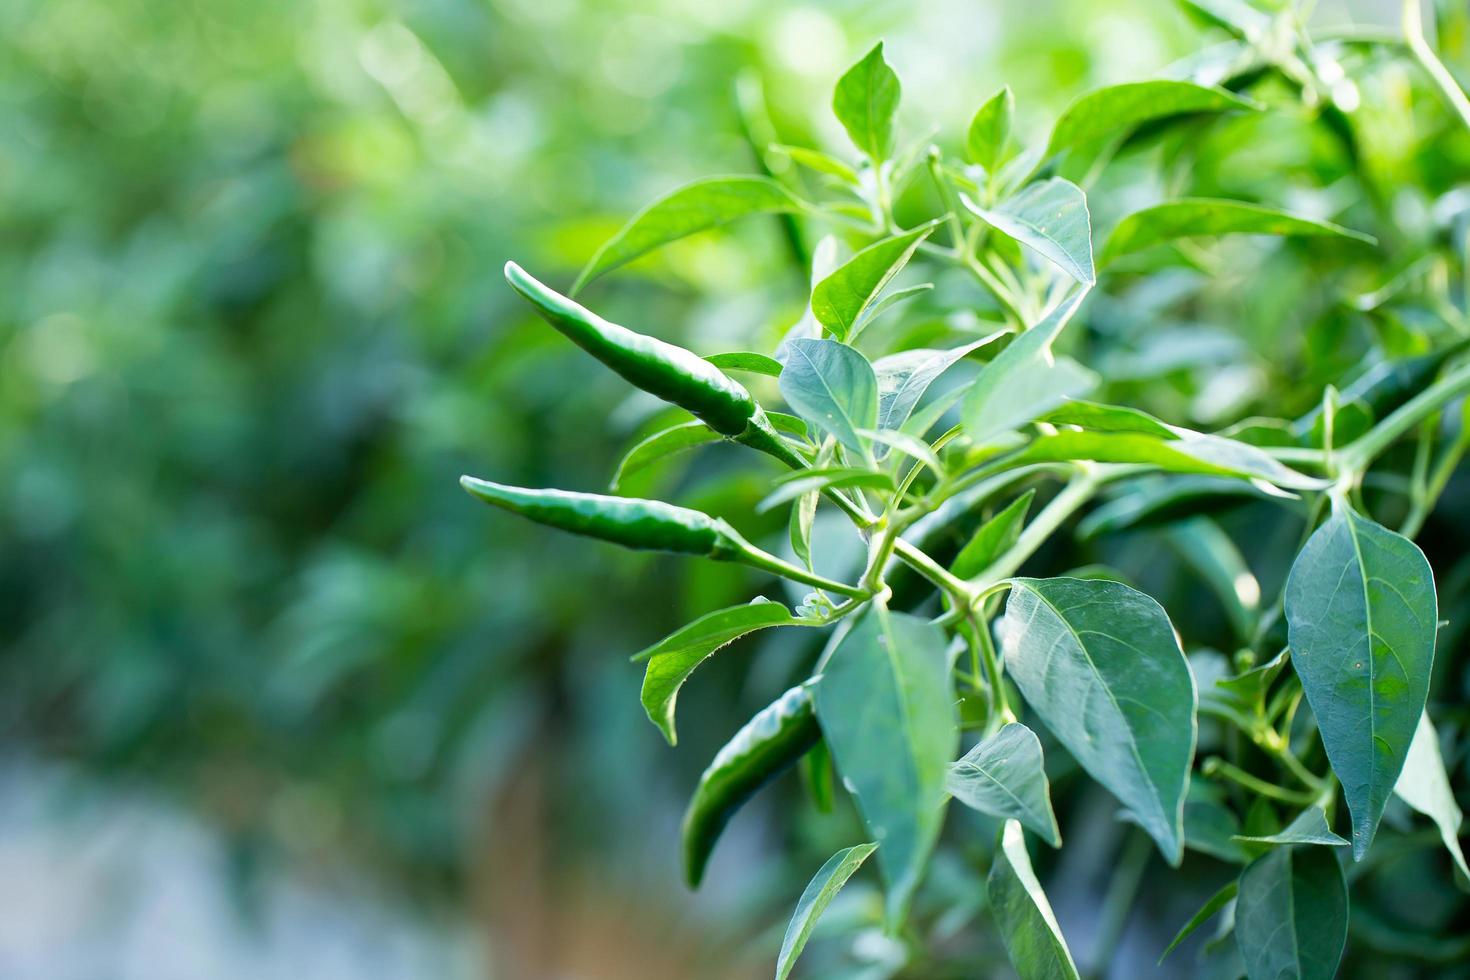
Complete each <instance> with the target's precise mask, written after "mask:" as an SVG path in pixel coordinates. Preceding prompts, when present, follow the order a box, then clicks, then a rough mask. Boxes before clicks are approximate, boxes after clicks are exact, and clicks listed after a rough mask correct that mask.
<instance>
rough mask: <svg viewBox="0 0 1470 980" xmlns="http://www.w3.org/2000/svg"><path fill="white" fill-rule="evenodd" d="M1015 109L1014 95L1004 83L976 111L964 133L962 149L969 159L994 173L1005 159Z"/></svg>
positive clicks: (988, 171)
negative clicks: (963, 148)
mask: <svg viewBox="0 0 1470 980" xmlns="http://www.w3.org/2000/svg"><path fill="white" fill-rule="evenodd" d="M1015 111H1016V97H1015V96H1014V95H1012V94H1011V87H1010V86H1009V85H1006V86H1004V87H1002V88H1001V90H1000V91H999V92H996V93H995V94H994V95H992V96H991V97H990V98H989V99H988V100H986V102H985V104H984V105H982V106H981V107H980V108H979V110H978V111H977V112H976V113H975V117H974V118H973V119H971V120H970V128H969V131H968V132H966V134H965V150H966V151H967V152H968V153H969V154H970V159H971V160H974V161H975V162H976V163H978V164H980V166H982V167H984V168H985V170H986V172H987V173H992V174H993V173H995V170H996V167H998V166H999V165H1000V164H1001V162H1002V161H1004V160H1005V151H1006V143H1007V141H1008V140H1009V139H1010V138H1011V116H1012V115H1013V114H1014V113H1015Z"/></svg>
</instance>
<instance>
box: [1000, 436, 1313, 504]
mask: <svg viewBox="0 0 1470 980" xmlns="http://www.w3.org/2000/svg"><path fill="white" fill-rule="evenodd" d="M1176 431H1185V432H1188V430H1176ZM1070 459H1088V460H1092V461H1093V462H1097V463H1147V464H1150V465H1153V466H1157V467H1158V468H1159V469H1161V470H1165V471H1167V472H1170V473H1197V474H1204V475H1211V476H1234V477H1239V478H1241V479H1245V480H1259V481H1263V482H1265V483H1268V484H1272V485H1275V486H1279V487H1288V488H1291V489H1296V490H1320V489H1323V487H1325V486H1326V485H1327V483H1326V481H1324V480H1319V479H1317V478H1316V477H1310V476H1306V475H1305V474H1302V473H1298V472H1297V471H1296V470H1293V469H1292V468H1291V467H1289V466H1285V465H1283V464H1282V463H1279V462H1277V461H1276V460H1275V459H1273V458H1272V457H1271V456H1270V455H1268V454H1267V453H1265V452H1263V451H1262V450H1259V449H1257V448H1256V447H1254V446H1248V445H1246V444H1245V443H1243V442H1236V441H1234V440H1233V439H1226V438H1225V437H1224V436H1212V435H1205V434H1203V433H1198V432H1195V433H1190V434H1189V435H1187V436H1185V437H1182V438H1177V439H1169V440H1165V439H1157V438H1155V437H1153V436H1146V435H1141V434H1139V433H1137V432H1088V431H1082V432H1079V431H1076V430H1063V431H1061V432H1054V433H1048V434H1046V435H1042V436H1038V437H1037V438H1036V439H1034V440H1033V441H1032V442H1031V444H1030V445H1028V446H1027V447H1026V449H1025V450H1024V451H1023V452H1022V453H1021V455H1020V456H1018V457H1017V460H1018V462H1022V463H1039V462H1052V461H1057V460H1070Z"/></svg>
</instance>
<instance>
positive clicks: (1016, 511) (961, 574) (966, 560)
mask: <svg viewBox="0 0 1470 980" xmlns="http://www.w3.org/2000/svg"><path fill="white" fill-rule="evenodd" d="M1035 497H1036V490H1035V488H1032V489H1030V490H1027V491H1026V492H1025V493H1023V494H1021V496H1019V497H1017V498H1016V499H1015V500H1012V501H1011V502H1010V503H1009V504H1007V505H1006V508H1005V509H1004V510H1002V511H1001V512H1000V513H999V514H996V515H995V516H994V517H992V518H991V519H990V520H988V521H986V522H985V523H984V524H982V525H980V527H979V528H977V529H976V531H975V535H974V537H972V538H970V540H969V541H968V542H966V544H965V546H964V547H963V548H961V549H960V553H959V554H958V555H956V556H955V560H954V564H953V565H951V566H950V568H949V570H950V572H952V573H953V574H954V576H955V577H956V578H974V577H975V576H976V575H979V574H980V573H981V572H983V571H985V569H987V568H989V567H990V563H991V562H993V561H995V559H996V558H998V557H1000V555H1001V553H1002V552H1004V551H1005V550H1006V549H1007V548H1009V547H1010V546H1011V545H1013V544H1015V543H1016V539H1017V538H1019V537H1020V536H1021V528H1022V527H1023V526H1024V525H1025V523H1026V515H1027V513H1029V512H1030V510H1031V501H1032V500H1033V499H1034V498H1035ZM1033 829H1034V828H1033Z"/></svg>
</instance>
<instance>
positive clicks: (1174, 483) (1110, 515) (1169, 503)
mask: <svg viewBox="0 0 1470 980" xmlns="http://www.w3.org/2000/svg"><path fill="white" fill-rule="evenodd" d="M1266 496H1267V494H1266V493H1265V492H1263V491H1262V490H1261V489H1260V488H1258V487H1256V486H1254V485H1253V484H1250V483H1245V482H1243V481H1241V480H1239V479H1237V478H1235V477H1216V476H1189V475H1184V476H1146V477H1143V478H1141V479H1138V480H1134V481H1130V482H1129V484H1128V485H1127V489H1126V491H1125V492H1124V493H1122V494H1120V495H1119V496H1117V497H1114V498H1113V499H1112V500H1109V501H1108V502H1107V503H1105V504H1103V505H1102V506H1100V507H1098V508H1097V509H1096V510H1094V511H1093V512H1092V513H1090V514H1088V515H1087V516H1086V517H1084V518H1083V519H1082V520H1081V522H1080V523H1079V524H1078V525H1077V535H1078V537H1079V538H1080V539H1082V540H1084V541H1086V540H1088V539H1091V538H1094V537H1097V536H1099V535H1102V534H1111V533H1113V532H1115V531H1122V530H1126V529H1128V528H1132V527H1145V526H1148V525H1151V524H1161V523H1168V522H1170V521H1173V520H1176V519H1178V518H1180V517H1182V516H1185V515H1188V514H1198V513H1205V512H1207V511H1210V510H1218V509H1221V508H1224V507H1229V506H1233V505H1235V504H1239V503H1244V502H1245V501H1247V500H1252V499H1257V500H1258V499H1262V498H1264V497H1266Z"/></svg>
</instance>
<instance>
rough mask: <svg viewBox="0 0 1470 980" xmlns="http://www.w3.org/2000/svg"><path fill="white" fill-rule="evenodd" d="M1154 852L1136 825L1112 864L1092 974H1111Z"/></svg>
mask: <svg viewBox="0 0 1470 980" xmlns="http://www.w3.org/2000/svg"><path fill="white" fill-rule="evenodd" d="M1152 855H1153V842H1152V841H1150V840H1149V837H1148V835H1147V834H1145V833H1144V832H1143V831H1142V830H1139V829H1138V828H1137V827H1135V828H1133V830H1132V832H1131V833H1129V835H1128V841H1127V843H1126V844H1124V845H1123V852H1122V854H1120V855H1119V856H1118V861H1117V863H1116V864H1115V865H1114V866H1113V880H1112V881H1111V882H1110V883H1109V884H1108V892H1107V894H1106V895H1105V896H1104V897H1103V906H1102V915H1101V916H1100V922H1099V924H1098V930H1097V941H1096V942H1095V943H1094V944H1093V947H1092V956H1091V960H1092V969H1091V970H1090V971H1089V972H1090V973H1091V974H1092V975H1093V976H1098V977H1103V976H1107V975H1108V974H1109V972H1110V971H1109V970H1108V965H1109V964H1110V963H1111V962H1112V960H1113V954H1114V952H1116V950H1117V948H1118V940H1119V939H1121V938H1122V936H1123V927H1124V926H1126V925H1127V924H1128V915H1129V913H1131V912H1132V911H1133V903H1134V902H1135V901H1136V900H1137V898H1138V886H1139V885H1140V884H1142V883H1143V872H1144V869H1146V868H1147V867H1148V861H1149V858H1150V857H1151V856H1152Z"/></svg>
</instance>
